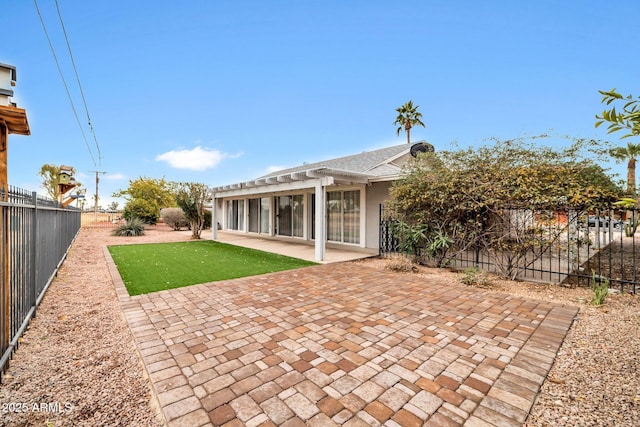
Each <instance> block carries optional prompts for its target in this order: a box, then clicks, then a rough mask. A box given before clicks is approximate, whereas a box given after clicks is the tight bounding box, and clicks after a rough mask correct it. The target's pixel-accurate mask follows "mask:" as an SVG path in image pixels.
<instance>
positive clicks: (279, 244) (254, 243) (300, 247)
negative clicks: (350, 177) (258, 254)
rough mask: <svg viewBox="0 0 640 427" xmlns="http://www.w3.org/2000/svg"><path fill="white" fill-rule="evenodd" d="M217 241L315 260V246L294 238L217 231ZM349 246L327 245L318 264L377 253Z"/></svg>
mask: <svg viewBox="0 0 640 427" xmlns="http://www.w3.org/2000/svg"><path fill="white" fill-rule="evenodd" d="M217 240H218V241H219V242H222V243H229V244H232V245H236V246H243V247H245V248H252V249H259V250H261V251H266V252H272V253H274V254H280V255H286V256H290V257H294V258H300V259H304V260H307V261H313V262H317V261H316V259H315V247H314V246H313V245H310V244H308V242H307V243H304V242H302V241H300V240H296V239H287V240H277V239H265V238H259V237H254V236H251V235H246V234H238V233H229V232H225V231H218V239H217ZM348 247H349V246H346V245H345V246H342V247H341V249H337V248H332V247H327V248H326V249H325V257H324V258H325V259H324V260H323V261H322V262H320V264H331V263H334V262H343V261H353V260H356V259H362V258H368V257H371V256H376V255H378V252H377V251H374V250H368V251H367V250H364V249H362V248H356V247H354V248H353V249H352V250H349V249H347V248H348Z"/></svg>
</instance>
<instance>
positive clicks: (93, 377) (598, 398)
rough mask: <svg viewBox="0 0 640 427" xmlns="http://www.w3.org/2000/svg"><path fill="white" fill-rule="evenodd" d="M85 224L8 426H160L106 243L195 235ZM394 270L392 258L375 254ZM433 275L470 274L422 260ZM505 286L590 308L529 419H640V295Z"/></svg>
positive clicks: (34, 333)
mask: <svg viewBox="0 0 640 427" xmlns="http://www.w3.org/2000/svg"><path fill="white" fill-rule="evenodd" d="M109 232H110V230H105V229H84V228H83V229H82V230H81V232H80V235H79V236H78V238H77V240H76V242H75V243H74V245H73V247H72V249H71V250H70V252H69V255H68V258H67V260H66V261H65V262H64V264H63V266H62V267H61V269H60V272H59V274H58V276H57V277H56V279H55V280H54V281H53V283H52V285H51V287H50V288H49V291H48V292H47V295H46V296H45V298H44V300H43V302H42V304H41V306H40V307H39V309H38V312H37V317H36V318H35V319H34V320H33V321H32V322H31V325H30V326H29V328H28V330H27V332H26V334H25V335H24V337H23V339H22V340H21V343H20V347H19V349H18V351H17V352H16V354H15V355H14V358H13V360H12V361H11V364H10V367H9V369H8V371H7V374H6V375H4V376H3V378H2V384H1V385H0V405H2V406H1V407H0V412H1V414H0V426H5V425H6V426H21V425H48V426H63V425H64V426H89V425H91V426H96V425H101V426H102V425H109V426H159V425H162V421H161V420H162V419H161V417H159V416H158V413H157V409H156V408H155V406H154V404H153V399H152V398H151V391H150V386H149V383H148V381H147V379H146V378H145V376H144V370H143V368H142V365H141V362H140V359H139V357H138V354H137V352H136V349H135V345H134V344H133V338H132V336H131V332H130V331H129V328H128V326H127V324H126V321H125V319H124V317H123V315H122V312H121V310H120V307H119V304H118V301H117V298H116V295H115V292H114V289H113V285H112V284H111V280H110V277H109V273H108V270H107V267H106V264H105V262H104V256H103V253H102V247H103V246H104V245H105V244H125V243H127V244H128V243H145V242H161V241H184V240H188V239H189V236H190V233H189V232H173V231H170V230H169V229H168V228H165V227H161V226H159V227H155V228H152V229H149V230H148V231H147V235H145V236H142V237H137V238H122V237H113V236H110V233H109ZM363 262H367V263H370V264H372V265H374V266H377V267H379V268H384V266H385V262H384V261H383V260H376V259H374V260H367V261H363ZM398 274H418V275H420V276H424V277H425V278H426V279H428V277H429V276H433V275H439V276H445V277H448V278H449V279H450V280H451V281H452V282H459V281H460V275H458V274H456V273H452V272H449V271H443V270H437V269H429V268H424V267H420V268H419V269H418V272H417V273H398ZM485 286H488V287H490V288H492V289H495V290H497V291H500V292H509V293H513V294H516V295H519V296H524V297H528V298H535V299H542V300H546V301H553V302H556V303H561V304H572V305H578V306H579V307H580V312H579V315H578V317H577V319H576V321H575V322H574V324H573V326H572V328H571V330H570V331H569V334H568V335H567V338H566V339H565V342H564V344H563V346H562V348H561V349H560V351H559V353H558V357H557V358H556V363H555V364H554V366H553V368H552V370H551V372H550V374H549V377H548V378H547V381H545V383H544V384H543V386H542V390H541V392H540V394H539V396H538V398H537V400H536V402H535V404H534V406H533V408H532V410H531V414H530V416H529V419H528V420H527V422H526V424H525V425H526V426H554V427H556V426H636V425H639V426H640V378H639V374H638V372H639V371H640V362H639V360H640V359H639V356H640V354H639V352H640V334H639V333H638V327H640V302H639V301H638V297H637V296H632V295H614V296H609V297H608V298H607V301H606V303H605V304H604V305H603V306H601V307H595V306H593V305H590V304H588V303H584V302H579V298H584V299H585V300H586V301H589V300H590V298H591V292H590V291H589V290H587V289H569V288H564V287H559V286H551V285H542V284H530V283H520V282H506V281H501V280H497V279H492V280H491V281H490V283H489V284H487V285H485Z"/></svg>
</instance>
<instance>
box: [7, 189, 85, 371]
mask: <svg viewBox="0 0 640 427" xmlns="http://www.w3.org/2000/svg"><path fill="white" fill-rule="evenodd" d="M0 200H2V201H0V208H1V209H0V238H1V242H0V253H1V259H0V265H1V271H0V276H1V277H2V283H1V288H0V300H1V302H2V304H1V305H0V322H1V323H2V325H1V328H0V354H1V357H0V373H2V372H4V370H5V368H6V365H7V363H8V361H9V359H10V358H11V356H12V355H13V352H14V351H15V350H16V348H17V344H18V338H20V336H21V335H22V334H23V333H24V331H25V329H26V327H27V326H28V324H29V321H30V319H32V318H33V317H34V316H35V312H36V308H37V306H38V305H39V304H40V302H41V301H42V298H43V297H44V294H45V292H46V290H47V288H48V287H49V284H50V283H51V281H52V280H53V278H54V277H55V274H56V273H57V271H58V268H59V267H60V265H61V264H62V261H63V260H64V258H65V257H66V254H67V251H68V250H69V247H70V246H71V243H73V240H74V239H75V237H76V235H77V234H78V231H79V229H80V211H79V210H78V209H75V208H69V207H68V208H61V207H60V205H59V204H58V203H57V202H55V201H53V200H50V199H46V198H43V197H41V196H38V195H37V194H36V193H35V192H31V191H26V190H22V189H19V188H15V187H10V188H9V191H8V193H7V194H6V195H5V194H0Z"/></svg>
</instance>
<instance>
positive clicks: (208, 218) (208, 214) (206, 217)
mask: <svg viewBox="0 0 640 427" xmlns="http://www.w3.org/2000/svg"><path fill="white" fill-rule="evenodd" d="M212 221H213V215H212V214H211V211H210V210H209V209H205V210H204V224H203V225H202V228H203V229H204V230H207V229H209V228H211V222H212Z"/></svg>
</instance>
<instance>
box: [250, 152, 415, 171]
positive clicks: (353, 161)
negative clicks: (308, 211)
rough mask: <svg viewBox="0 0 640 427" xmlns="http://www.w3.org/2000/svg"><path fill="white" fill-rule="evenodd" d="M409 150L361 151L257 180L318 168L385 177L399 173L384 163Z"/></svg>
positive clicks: (395, 168)
mask: <svg viewBox="0 0 640 427" xmlns="http://www.w3.org/2000/svg"><path fill="white" fill-rule="evenodd" d="M410 148H411V146H410V145H409V144H402V145H394V146H392V147H386V148H381V149H379V150H373V151H363V152H362V153H360V154H354V155H351V156H345V157H339V158H337V159H331V160H325V161H322V162H315V163H307V164H304V165H300V166H297V167H294V168H289V169H283V170H279V171H276V172H272V173H270V174H267V175H263V176H261V177H260V178H259V179H261V178H269V177H275V176H278V175H284V174H290V173H293V172H302V171H308V170H313V169H319V168H329V169H337V170H341V171H346V172H355V173H360V174H367V175H371V176H385V175H389V174H392V173H397V172H398V171H399V168H397V167H395V166H392V165H388V164H386V162H388V161H390V160H392V159H394V158H396V157H397V156H399V155H401V154H405V153H408V152H409V149H410Z"/></svg>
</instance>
